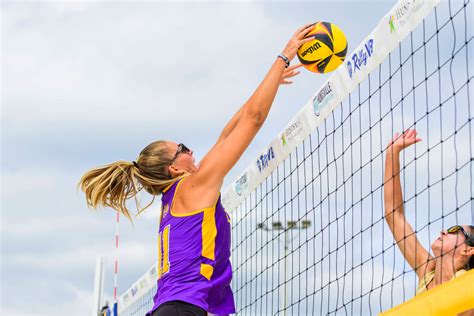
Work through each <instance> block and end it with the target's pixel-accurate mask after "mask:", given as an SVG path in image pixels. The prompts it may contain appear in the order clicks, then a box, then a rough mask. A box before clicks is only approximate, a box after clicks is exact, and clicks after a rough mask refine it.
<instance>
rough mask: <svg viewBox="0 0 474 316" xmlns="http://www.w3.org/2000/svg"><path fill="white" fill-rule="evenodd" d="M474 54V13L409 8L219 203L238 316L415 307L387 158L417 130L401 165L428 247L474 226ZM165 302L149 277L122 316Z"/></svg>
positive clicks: (125, 300) (447, 7)
mask: <svg viewBox="0 0 474 316" xmlns="http://www.w3.org/2000/svg"><path fill="white" fill-rule="evenodd" d="M473 48H474V47H473V43H472V4H471V1H449V2H441V3H439V1H436V0H425V1H423V0H402V1H399V2H398V3H397V4H396V5H395V6H394V7H393V8H392V9H391V10H390V12H389V13H388V14H387V15H386V16H384V17H383V18H382V19H381V21H380V23H379V24H378V25H377V27H376V28H375V29H374V30H373V32H371V33H370V34H369V35H368V36H367V37H366V38H365V39H364V41H363V42H362V43H361V44H360V45H359V46H358V47H357V48H356V49H355V50H354V51H353V53H351V54H349V55H348V56H347V58H346V61H345V62H344V64H343V65H341V66H340V67H339V68H338V69H337V70H336V71H335V72H334V73H333V74H332V75H331V77H330V78H329V79H328V80H327V81H326V82H325V84H324V85H323V86H322V87H321V88H320V89H319V90H318V91H316V92H315V94H314V95H313V96H312V98H311V99H310V100H309V101H308V103H307V104H305V105H304V107H303V108H302V110H301V111H300V112H298V113H297V115H296V116H295V117H294V118H293V119H292V120H291V121H290V123H289V124H288V125H287V126H286V128H285V129H284V130H283V131H282V132H281V133H280V134H279V135H278V136H277V137H276V138H275V139H274V140H273V141H272V142H271V143H270V144H269V145H268V146H267V147H266V148H265V149H264V150H263V151H262V152H261V154H260V155H259V156H258V157H257V158H256V159H255V161H254V163H252V164H251V165H250V166H249V167H248V168H247V169H246V170H245V171H244V172H243V173H242V174H241V176H240V177H238V179H236V180H235V181H234V182H233V184H232V185H231V187H230V188H229V189H228V190H227V191H226V192H225V193H224V194H223V198H222V201H223V203H224V205H225V206H226V209H227V211H229V213H230V214H231V217H232V258H231V259H232V265H233V281H232V289H233V291H234V298H235V301H236V305H237V310H238V312H237V313H238V314H239V315H275V314H277V315H294V314H298V315H299V314H301V315H323V314H324V315H326V314H350V315H369V314H370V315H374V314H377V313H381V312H383V311H386V310H388V309H390V308H392V307H395V306H397V305H399V304H402V303H403V302H405V301H407V300H408V299H410V298H412V297H413V296H414V295H415V291H416V288H417V287H418V280H417V278H416V275H415V273H414V272H413V270H412V269H411V267H410V266H409V265H408V264H407V263H406V262H405V260H404V258H403V255H402V254H401V253H400V251H399V249H398V247H397V246H396V244H395V242H394V238H393V236H392V234H391V231H390V229H389V228H388V226H387V225H386V223H385V217H384V205H383V189H384V154H385V148H386V146H387V144H388V143H389V141H390V140H391V139H392V137H393V135H394V134H395V133H396V132H402V131H404V130H406V129H409V128H410V129H412V128H415V129H416V130H417V131H418V134H419V137H420V138H422V141H421V142H419V143H417V144H415V145H414V146H411V147H409V148H407V149H406V150H405V151H403V152H402V153H401V156H400V159H401V160H400V161H401V163H400V164H401V181H402V183H401V184H402V189H403V193H404V194H403V196H404V207H405V214H406V217H407V220H408V221H409V223H410V224H411V225H412V227H413V229H414V231H415V232H416V234H417V236H418V239H419V240H420V242H421V243H422V244H423V246H424V247H425V248H426V249H430V245H431V243H432V242H433V241H434V240H435V239H436V238H437V237H438V235H439V232H440V230H442V229H443V228H446V227H448V226H451V225H454V224H464V225H469V224H470V225H472V223H473V222H474V215H473V207H474V205H473V196H474V189H473V180H472V179H473V176H474V171H473V149H474V148H473V147H474V144H473V136H474V135H473V129H472V120H473V112H474V109H473V105H472V103H471V97H472V96H471V94H470V89H471V88H472V63H473V62H472V61H471V57H472V51H473ZM153 269H155V270H154V271H155V272H153ZM153 273H154V274H153ZM155 292H156V267H152V268H151V269H150V270H149V271H148V272H147V273H146V274H145V275H144V276H143V277H142V278H141V279H139V280H138V281H137V282H136V283H135V284H134V285H133V286H132V287H131V288H130V289H129V290H127V291H126V292H125V293H124V294H123V295H122V296H121V298H120V300H119V312H120V315H144V314H145V312H146V311H148V310H149V309H150V308H151V307H152V305H153V299H152V298H153V295H154V294H155Z"/></svg>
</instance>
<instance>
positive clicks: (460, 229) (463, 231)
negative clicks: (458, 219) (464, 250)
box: [446, 225, 472, 245]
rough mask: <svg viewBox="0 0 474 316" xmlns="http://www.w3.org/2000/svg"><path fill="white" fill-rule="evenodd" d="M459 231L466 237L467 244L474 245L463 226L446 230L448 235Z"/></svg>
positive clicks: (455, 226)
mask: <svg viewBox="0 0 474 316" xmlns="http://www.w3.org/2000/svg"><path fill="white" fill-rule="evenodd" d="M458 231H461V232H462V234H463V235H464V237H466V242H467V243H468V244H469V245H470V244H471V243H472V242H471V238H470V236H469V234H468V233H467V232H466V230H465V229H464V227H462V226H461V225H454V226H451V227H449V228H448V229H446V232H447V233H448V234H455V233H457V232H458Z"/></svg>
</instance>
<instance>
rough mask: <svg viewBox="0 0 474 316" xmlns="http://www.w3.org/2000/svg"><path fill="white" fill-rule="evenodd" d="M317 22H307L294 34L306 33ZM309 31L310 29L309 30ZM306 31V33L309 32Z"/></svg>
mask: <svg viewBox="0 0 474 316" xmlns="http://www.w3.org/2000/svg"><path fill="white" fill-rule="evenodd" d="M314 24H315V23H306V24H305V25H303V26H302V27H300V28H298V29H297V30H296V32H295V34H294V36H296V37H298V36H300V35H301V34H305V32H304V31H305V30H307V29H309V28H310V27H312V26H313V25H314ZM307 32H308V31H307ZM307 32H306V33H307Z"/></svg>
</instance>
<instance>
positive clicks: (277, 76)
mask: <svg viewBox="0 0 474 316" xmlns="http://www.w3.org/2000/svg"><path fill="white" fill-rule="evenodd" d="M311 27H312V25H311V24H308V25H306V26H304V27H302V28H300V29H298V30H297V31H296V32H295V34H294V35H293V36H292V37H291V39H290V41H289V42H288V44H287V45H286V47H285V49H284V50H283V52H282V54H280V55H279V56H278V57H277V58H276V60H275V62H274V63H273V65H272V67H271V68H270V70H269V71H268V73H267V75H266V76H265V78H264V79H263V81H262V82H261V84H260V85H259V86H258V88H257V89H256V91H255V92H254V93H253V95H252V96H251V97H250V99H249V100H248V101H247V102H246V103H245V104H244V105H243V106H242V107H241V108H240V110H239V111H237V113H236V114H235V115H234V117H233V118H232V119H231V120H230V121H229V122H228V123H227V125H226V126H225V128H224V130H223V131H222V133H221V135H220V137H219V138H218V140H217V142H216V144H215V145H214V146H213V147H212V148H211V150H210V151H209V152H208V153H207V154H206V155H205V157H204V158H203V159H202V161H201V163H200V164H199V165H196V164H195V161H194V158H193V152H192V150H190V149H189V148H188V147H186V146H185V145H183V144H177V143H175V142H171V141H157V142H154V143H151V144H150V145H148V146H147V147H145V148H144V149H143V150H142V152H141V153H140V155H139V157H138V159H137V160H136V161H133V162H127V161H118V162H116V163H112V164H109V165H107V166H104V167H100V168H96V169H93V170H90V171H89V172H87V173H86V174H85V175H84V176H83V177H82V179H81V181H80V185H81V188H82V190H83V191H84V192H85V194H86V199H87V203H88V205H89V206H90V207H92V208H96V207H98V206H109V207H112V208H114V209H115V210H117V211H119V212H121V213H123V214H124V215H125V216H127V217H128V218H131V216H130V212H129V211H128V210H127V206H126V201H127V200H128V199H129V198H132V197H134V196H135V195H136V194H137V192H138V191H140V190H141V189H145V190H146V191H147V192H149V193H150V194H152V195H160V194H162V214H161V223H160V228H159V234H158V239H159V240H158V245H159V246H158V248H159V249H158V291H157V293H156V295H155V297H154V303H155V304H154V306H153V309H152V310H151V311H150V312H149V313H148V314H147V315H153V316H162V315H166V316H173V315H206V314H207V312H210V313H213V314H229V313H234V312H235V307H234V300H233V297H232V291H231V289H230V281H231V278H232V269H231V265H230V260H229V259H230V219H229V216H228V215H227V213H226V212H225V211H224V208H223V207H222V205H221V202H220V193H219V192H220V189H221V186H222V183H223V180H224V177H225V175H226V174H227V173H228V172H229V170H230V169H231V168H232V167H233V166H234V165H235V163H236V162H237V161H238V160H239V158H240V156H241V155H242V154H243V152H244V151H245V149H246V148H247V147H248V146H249V144H250V142H251V141H252V139H253V138H254V137H255V135H256V134H257V132H258V131H259V129H260V128H261V127H262V125H263V123H264V122H265V119H266V118H267V115H268V112H269V111H270V107H271V106H272V103H273V99H274V98H275V95H276V93H277V90H278V87H279V85H280V84H288V83H291V81H289V80H288V79H289V78H291V77H293V76H295V75H296V74H298V72H297V71H296V68H297V67H298V66H299V65H297V66H292V67H289V64H290V61H291V60H292V59H293V58H294V57H295V55H296V52H297V50H298V48H299V47H300V46H301V45H302V44H304V43H306V42H308V41H310V40H312V38H308V39H305V38H304V36H305V35H306V34H307V33H308V32H309V30H310V29H311ZM141 211H143V209H141V210H138V212H141Z"/></svg>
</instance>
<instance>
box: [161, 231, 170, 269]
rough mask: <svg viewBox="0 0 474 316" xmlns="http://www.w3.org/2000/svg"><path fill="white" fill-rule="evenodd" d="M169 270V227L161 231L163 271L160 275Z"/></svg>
mask: <svg viewBox="0 0 474 316" xmlns="http://www.w3.org/2000/svg"><path fill="white" fill-rule="evenodd" d="M169 270H170V225H168V226H166V227H165V229H163V270H162V275H164V274H166V273H167V272H168V271H169Z"/></svg>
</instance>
